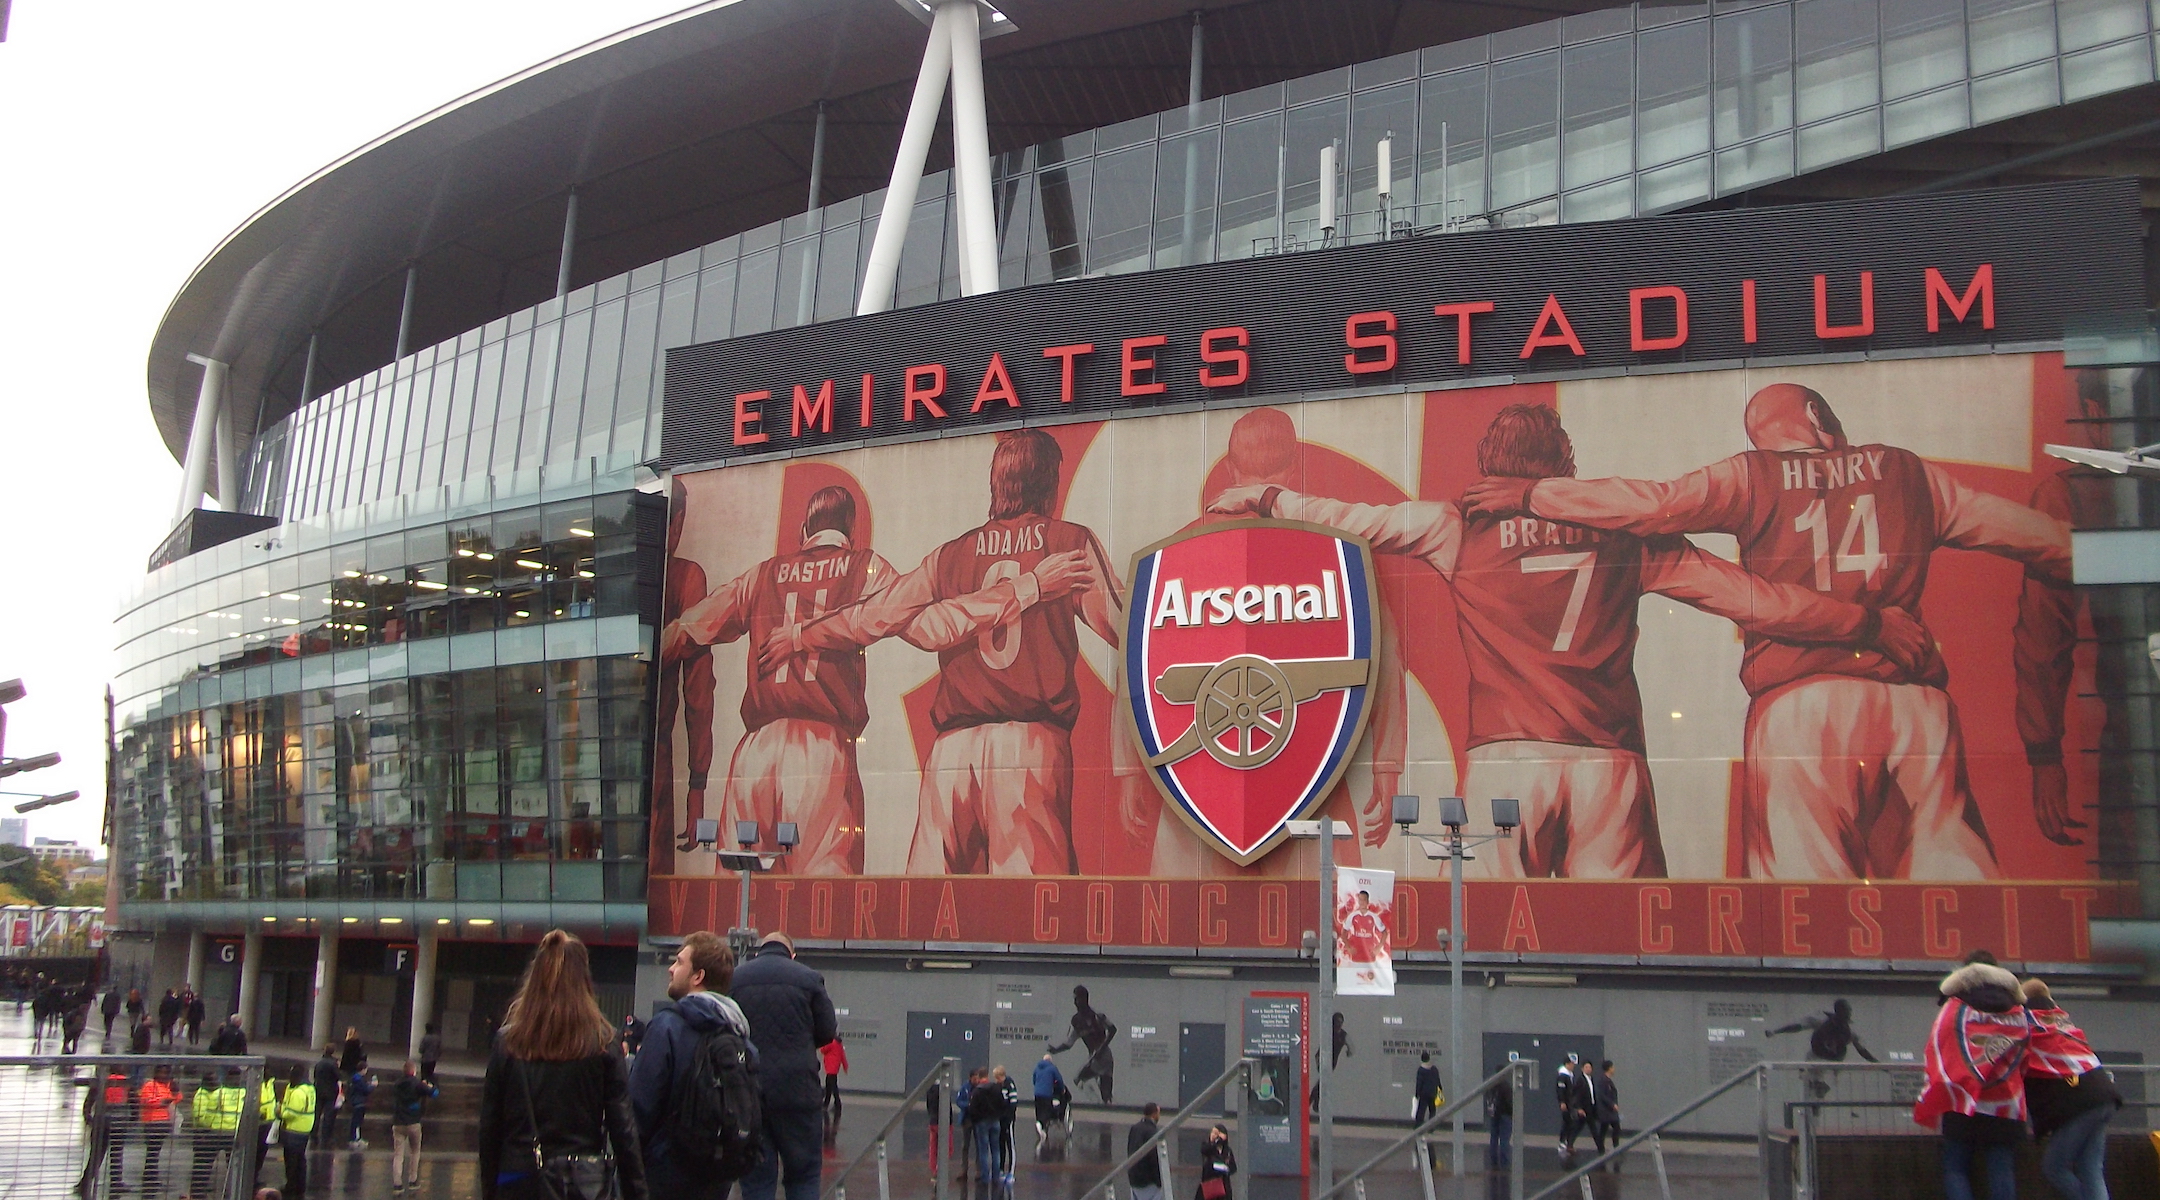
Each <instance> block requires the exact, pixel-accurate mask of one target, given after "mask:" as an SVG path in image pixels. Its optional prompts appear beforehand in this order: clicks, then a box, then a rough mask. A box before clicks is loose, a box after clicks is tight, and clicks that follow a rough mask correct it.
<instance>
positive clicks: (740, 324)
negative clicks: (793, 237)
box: [734, 247, 780, 337]
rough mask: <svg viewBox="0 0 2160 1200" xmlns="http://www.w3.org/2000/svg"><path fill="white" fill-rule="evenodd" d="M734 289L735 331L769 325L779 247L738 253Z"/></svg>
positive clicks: (753, 330)
mask: <svg viewBox="0 0 2160 1200" xmlns="http://www.w3.org/2000/svg"><path fill="white" fill-rule="evenodd" d="M741 272H742V273H741V276H740V282H739V283H738V284H737V286H736V289H735V333H734V336H736V337H741V336H743V335H744V334H748V333H763V332H765V331H766V330H768V329H771V328H772V327H773V293H774V292H775V291H776V290H777V289H778V287H779V284H780V250H779V248H778V247H773V248H771V249H766V250H760V251H758V252H756V253H755V254H745V255H743V257H742V266H741Z"/></svg>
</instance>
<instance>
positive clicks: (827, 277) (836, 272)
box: [810, 221, 862, 321]
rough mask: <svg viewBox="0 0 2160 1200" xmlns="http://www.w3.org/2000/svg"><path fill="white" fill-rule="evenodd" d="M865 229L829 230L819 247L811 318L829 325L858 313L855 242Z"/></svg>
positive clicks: (853, 226)
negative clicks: (838, 319) (827, 322)
mask: <svg viewBox="0 0 2160 1200" xmlns="http://www.w3.org/2000/svg"><path fill="white" fill-rule="evenodd" d="M861 233H862V225H861V224H860V223H857V222H852V221H851V222H849V223H847V224H845V225H842V226H840V227H839V228H837V229H827V230H826V231H825V236H824V239H823V241H822V244H821V245H820V246H819V247H818V273H817V300H816V303H815V305H814V306H813V307H812V309H811V314H810V315H811V318H812V319H813V320H818V321H830V320H832V319H834V318H835V317H844V316H847V315H848V314H850V313H852V312H854V311H855V239H856V238H857V237H858V236H860V235H861Z"/></svg>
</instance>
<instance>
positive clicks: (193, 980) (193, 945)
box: [187, 929, 210, 995]
mask: <svg viewBox="0 0 2160 1200" xmlns="http://www.w3.org/2000/svg"><path fill="white" fill-rule="evenodd" d="M209 952H210V935H209V934H206V933H204V932H203V931H202V930H200V929H197V930H195V931H194V932H192V933H190V934H188V937H187V985H188V989H189V990H190V991H193V992H195V993H196V994H198V995H200V994H201V992H202V987H203V957H204V956H205V955H206V954H208V953H209Z"/></svg>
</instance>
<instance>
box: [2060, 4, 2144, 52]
mask: <svg viewBox="0 0 2160 1200" xmlns="http://www.w3.org/2000/svg"><path fill="white" fill-rule="evenodd" d="M2055 12H2056V20H2057V21H2059V22H2060V23H2061V25H2062V48H2063V49H2064V50H2065V51H2066V52H2067V51H2070V50H2082V49H2084V48H2085V47H2087V46H2098V45H2101V44H2103V43H2106V42H2112V41H2116V40H2118V39H2121V38H2126V37H2136V36H2137V35H2139V34H2141V33H2144V32H2145V19H2146V18H2145V6H2144V5H2143V4H2140V3H2138V2H2137V0H2057V2H2056V7H2055Z"/></svg>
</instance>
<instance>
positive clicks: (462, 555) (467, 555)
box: [457, 548, 473, 558]
mask: <svg viewBox="0 0 2160 1200" xmlns="http://www.w3.org/2000/svg"><path fill="white" fill-rule="evenodd" d="M457 556H458V557H459V558H471V557H472V556H473V552H472V551H470V550H466V549H462V548H460V549H459V550H458V552H457Z"/></svg>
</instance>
